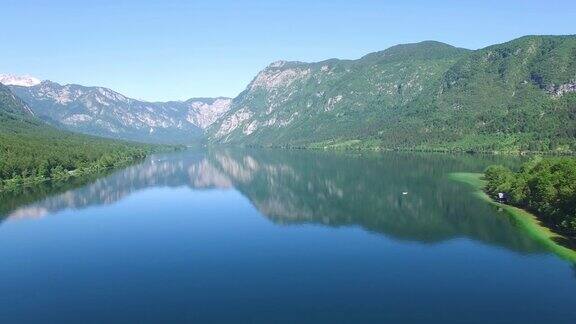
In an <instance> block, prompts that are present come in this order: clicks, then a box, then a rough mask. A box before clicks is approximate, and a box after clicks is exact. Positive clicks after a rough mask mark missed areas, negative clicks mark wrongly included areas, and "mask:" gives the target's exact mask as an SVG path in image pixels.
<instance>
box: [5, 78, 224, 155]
mask: <svg viewBox="0 0 576 324" xmlns="http://www.w3.org/2000/svg"><path fill="white" fill-rule="evenodd" d="M9 87H10V88H11V89H12V91H13V92H14V93H15V94H17V95H18V96H19V97H20V98H22V100H24V101H25V102H26V103H27V104H28V105H29V106H30V107H31V108H32V109H33V111H34V112H35V114H36V115H37V116H38V117H39V118H41V119H43V120H45V121H46V122H48V123H50V124H53V125H55V126H58V127H60V128H64V129H67V130H71V131H75V132H80V133H84V134H90V135H97V136H104V137H111V138H119V139H128V140H135V141H141V142H152V143H181V144H188V143H191V142H195V141H198V140H199V139H201V138H202V137H203V131H204V129H205V128H206V127H208V126H210V125H211V124H212V123H213V122H214V121H215V120H216V119H218V118H219V117H220V116H221V115H222V114H224V113H225V112H226V111H227V110H228V108H229V105H230V102H231V99H229V98H198V99H189V100H187V101H172V102H146V101H141V100H136V99H132V98H128V97H126V96H124V95H122V94H120V93H117V92H115V91H112V90H110V89H107V88H102V87H85V86H80V85H75V84H69V85H60V84H58V83H55V82H51V81H42V82H40V83H38V84H32V85H26V86H24V85H10V86H9Z"/></svg>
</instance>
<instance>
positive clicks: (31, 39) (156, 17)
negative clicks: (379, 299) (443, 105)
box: [0, 0, 576, 100]
mask: <svg viewBox="0 0 576 324" xmlns="http://www.w3.org/2000/svg"><path fill="white" fill-rule="evenodd" d="M0 26H1V27H0V53H1V55H0V73H15V74H30V75H33V76H37V77H39V78H41V79H50V80H53V81H56V82H60V83H78V84H83V85H100V86H105V87H109V88H112V89H114V90H117V91H119V92H121V93H123V94H126V95H128V96H131V97H135V98H141V99H147V100H169V99H171V100H179V99H187V98H190V97H200V96H235V95H237V94H238V93H239V92H240V91H242V90H243V89H244V88H245V87H246V85H247V83H248V82H249V81H250V80H251V79H252V78H253V77H254V76H255V75H256V73H257V72H258V71H259V70H260V69H262V68H264V67H265V66H266V65H268V64H269V63H270V62H272V61H275V60H280V59H283V60H299V61H318V60H323V59H328V58H332V57H337V58H351V59H352V58H358V57H361V56H362V55H364V54H366V53H369V52H372V51H377V50H382V49H385V48H387V47H389V46H392V45H395V44H399V43H409V42H417V41H422V40H438V41H442V42H446V43H449V44H452V45H455V46H459V47H466V48H471V49H476V48H481V47H484V46H487V45H491V44H494V43H500V42H505V41H508V40H511V39H513V38H516V37H519V36H522V35H527V34H574V33H576V1H574V0H571V1H570V0H568V1H553V0H542V1H531V0H498V1H491V0H484V1H480V0H479V1H466V0H460V1H456V0H454V1H431V0H428V1H424V0H422V1H384V0H380V1H377V0H355V1H353V0H346V1H344V0H318V1H314V0H291V1H282V0H280V1H273V0H268V1H264V0H262V1H256V0H254V1H242V0H236V1H234V0H210V1H174V0H168V1H160V0H158V1H145V0H125V1H122V0H102V1H78V0H69V1H64V0H51V1H40V0H37V1H30V0H0Z"/></svg>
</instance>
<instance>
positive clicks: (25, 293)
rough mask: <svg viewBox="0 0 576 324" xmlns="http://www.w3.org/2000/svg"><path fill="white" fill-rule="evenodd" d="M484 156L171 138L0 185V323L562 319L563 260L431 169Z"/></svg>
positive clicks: (569, 305)
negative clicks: (61, 176)
mask: <svg viewBox="0 0 576 324" xmlns="http://www.w3.org/2000/svg"><path fill="white" fill-rule="evenodd" d="M495 162H504V163H507V164H511V165H515V164H517V163H518V161H516V160H510V159H503V160H502V159H500V160H498V159H497V158H495V157H481V156H469V155H463V156H449V155H424V154H400V153H385V154H352V153H346V154H345V153H320V152H300V151H256V150H253V151H210V152H204V153H200V152H183V153H175V154H167V155H158V156H154V157H152V158H151V159H148V160H146V161H144V162H143V163H141V164H139V165H135V166H133V167H129V168H127V169H124V170H120V171H116V172H114V173H112V174H109V175H107V176H104V177H102V178H100V179H96V180H85V181H86V183H84V184H83V183H76V184H68V185H60V186H58V187H50V188H38V189H35V190H30V191H28V192H24V193H20V194H17V195H16V194H14V195H9V194H4V195H3V196H2V197H1V200H0V203H1V204H2V207H1V208H0V213H2V215H4V220H3V222H2V224H1V225H0V299H1V301H0V322H2V323H18V322H38V323H47V322H53V323H63V322H70V323H78V322H94V323H103V322H139V323H141V322H163V323H169V322H199V323H205V322H210V323H213V322H216V323H217V322H224V323H244V322H252V323H308V322H309V323H364V322H378V323H381V322H392V323H552V322H554V323H576V271H575V268H574V266H573V265H572V264H570V263H569V262H567V261H564V260H562V259H560V258H559V257H557V256H556V255H554V254H553V253H551V252H550V251H548V250H547V249H546V248H545V247H543V246H541V245H540V244H539V243H538V242H537V241H535V240H534V239H533V238H531V237H530V236H529V235H528V234H527V233H525V232H523V231H522V230H521V229H519V228H518V227H517V226H515V225H514V222H513V221H511V220H510V219H509V218H508V217H507V216H506V215H505V214H503V213H501V212H498V211H497V210H495V209H494V208H493V207H491V206H490V205H488V204H486V203H485V202H483V201H481V200H479V199H478V198H476V197H475V196H474V195H473V194H472V189H471V188H468V187H467V186H466V185H463V184H460V183H456V182H453V181H451V180H450V179H448V177H447V175H448V173H450V172H454V171H479V170H482V169H483V168H484V167H486V166H487V165H489V164H492V163H495ZM404 191H407V192H408V194H407V195H402V192H404Z"/></svg>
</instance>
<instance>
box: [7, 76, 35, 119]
mask: <svg viewBox="0 0 576 324" xmlns="http://www.w3.org/2000/svg"><path fill="white" fill-rule="evenodd" d="M0 115H1V116H2V118H8V117H11V118H15V117H16V116H20V117H22V116H33V115H34V112H33V111H32V109H30V107H28V105H26V104H25V103H24V102H23V101H22V100H21V99H20V98H18V97H16V96H15V95H14V94H13V93H12V91H10V89H9V88H8V87H6V86H5V85H3V84H1V83H0Z"/></svg>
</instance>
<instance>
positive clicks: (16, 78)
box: [0, 74, 40, 87]
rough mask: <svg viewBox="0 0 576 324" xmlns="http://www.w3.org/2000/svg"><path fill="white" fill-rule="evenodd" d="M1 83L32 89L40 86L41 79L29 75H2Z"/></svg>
mask: <svg viewBox="0 0 576 324" xmlns="http://www.w3.org/2000/svg"><path fill="white" fill-rule="evenodd" d="M0 83H2V84H4V85H15V86H23V87H32V86H35V85H37V84H40V79H38V78H35V77H33V76H29V75H14V74H0Z"/></svg>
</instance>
